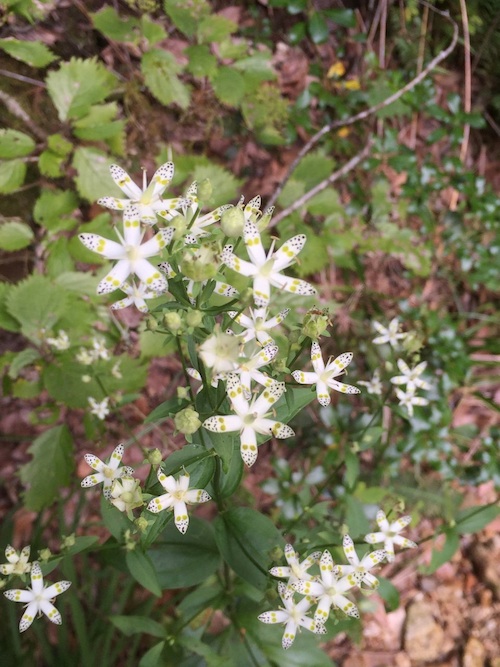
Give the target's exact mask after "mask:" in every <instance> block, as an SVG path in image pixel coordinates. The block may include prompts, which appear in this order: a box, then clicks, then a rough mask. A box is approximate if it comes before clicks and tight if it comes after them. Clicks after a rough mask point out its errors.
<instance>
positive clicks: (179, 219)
mask: <svg viewBox="0 0 500 667" xmlns="http://www.w3.org/2000/svg"><path fill="white" fill-rule="evenodd" d="M170 227H173V228H174V230H175V231H174V239H175V240H176V241H178V240H179V239H182V238H184V234H185V233H186V230H187V228H188V221H187V220H186V218H185V216H183V215H182V213H178V214H177V215H176V216H175V218H173V219H172V220H171V221H170Z"/></svg>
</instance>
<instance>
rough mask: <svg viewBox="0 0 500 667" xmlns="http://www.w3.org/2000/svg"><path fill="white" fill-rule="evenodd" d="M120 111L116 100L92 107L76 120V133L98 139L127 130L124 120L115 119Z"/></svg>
mask: <svg viewBox="0 0 500 667" xmlns="http://www.w3.org/2000/svg"><path fill="white" fill-rule="evenodd" d="M117 112H118V105H117V104H116V102H110V103H109V104H100V105H97V106H94V107H91V109H90V110H89V113H88V114H87V115H86V116H84V117H83V118H80V119H79V120H77V121H75V124H74V133H75V136H77V137H78V138H79V139H87V140H89V141H98V140H99V139H109V138H110V137H114V136H116V135H117V134H120V132H124V130H125V121H124V120H114V118H115V116H116V114H117Z"/></svg>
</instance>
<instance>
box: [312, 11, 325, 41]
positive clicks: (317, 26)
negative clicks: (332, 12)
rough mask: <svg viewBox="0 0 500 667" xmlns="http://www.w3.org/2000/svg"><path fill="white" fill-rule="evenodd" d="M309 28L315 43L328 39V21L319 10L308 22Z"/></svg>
mask: <svg viewBox="0 0 500 667" xmlns="http://www.w3.org/2000/svg"><path fill="white" fill-rule="evenodd" d="M307 29H308V31H309V35H310V36H311V39H312V41H313V42H314V43H315V44H323V42H326V40H327V39H328V32H329V31H328V23H327V22H326V21H325V17H324V16H322V15H321V14H320V13H319V12H314V14H313V15H312V16H311V17H310V19H309V21H308V23H307Z"/></svg>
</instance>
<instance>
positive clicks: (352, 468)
mask: <svg viewBox="0 0 500 667" xmlns="http://www.w3.org/2000/svg"><path fill="white" fill-rule="evenodd" d="M345 468H346V470H345V475H344V482H345V484H346V486H347V487H348V488H349V489H353V488H354V486H355V485H356V482H357V481H358V477H359V469H360V466H359V459H358V456H357V454H356V453H355V452H353V451H352V450H351V449H347V450H346V453H345Z"/></svg>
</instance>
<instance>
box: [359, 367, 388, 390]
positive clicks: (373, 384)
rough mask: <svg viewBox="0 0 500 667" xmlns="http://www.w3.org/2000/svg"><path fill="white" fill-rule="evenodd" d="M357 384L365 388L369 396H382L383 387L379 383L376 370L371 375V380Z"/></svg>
mask: <svg viewBox="0 0 500 667" xmlns="http://www.w3.org/2000/svg"><path fill="white" fill-rule="evenodd" d="M358 384H360V385H363V387H366V388H367V390H368V393H369V394H374V395H376V396H381V395H382V391H383V387H382V382H381V381H380V372H379V370H378V369H377V370H376V371H375V373H374V374H373V377H372V379H371V380H368V381H367V382H366V381H364V380H358Z"/></svg>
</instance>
